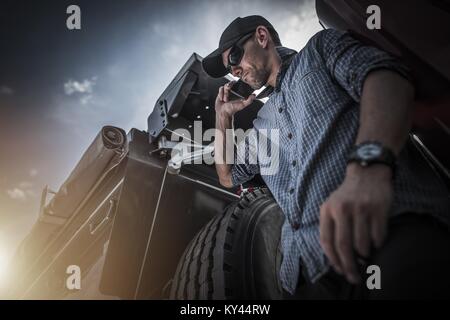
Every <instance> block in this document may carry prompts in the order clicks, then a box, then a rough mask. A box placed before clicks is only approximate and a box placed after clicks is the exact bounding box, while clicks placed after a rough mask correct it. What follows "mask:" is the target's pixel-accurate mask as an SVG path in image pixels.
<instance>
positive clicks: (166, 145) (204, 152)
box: [155, 136, 214, 174]
mask: <svg viewBox="0 0 450 320" xmlns="http://www.w3.org/2000/svg"><path fill="white" fill-rule="evenodd" d="M192 148H194V149H196V150H194V151H192V152H191V151H190V150H191V149H192ZM166 149H170V150H172V153H171V158H170V159H169V162H168V163H167V166H168V168H167V171H168V172H169V173H170V174H179V173H180V169H181V166H182V165H184V164H191V163H197V162H199V161H200V160H204V161H205V162H206V161H207V162H209V163H213V162H214V143H211V144H210V145H207V146H204V145H201V144H198V143H195V142H193V143H187V142H174V141H168V140H167V138H166V137H165V136H161V137H160V138H159V140H158V149H157V150H158V151H163V150H166ZM157 150H155V151H157Z"/></svg>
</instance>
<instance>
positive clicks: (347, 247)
mask: <svg viewBox="0 0 450 320" xmlns="http://www.w3.org/2000/svg"><path fill="white" fill-rule="evenodd" d="M344 210H345V208H344ZM336 215H337V216H338V218H337V219H335V221H334V223H335V226H336V229H335V246H336V252H337V254H338V256H339V260H340V262H341V265H342V268H343V269H344V274H345V277H346V278H347V280H348V281H349V282H351V283H354V284H356V283H358V282H359V275H358V271H357V270H358V269H357V268H356V263H355V257H354V255H353V244H352V219H351V213H350V212H347V211H341V212H339V213H337V214H336Z"/></svg>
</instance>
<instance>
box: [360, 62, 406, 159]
mask: <svg viewBox="0 0 450 320" xmlns="http://www.w3.org/2000/svg"><path fill="white" fill-rule="evenodd" d="M413 98H414V88H413V86H412V84H411V83H410V82H409V81H407V80H406V79H405V78H403V77H402V76H400V75H398V74H397V73H395V72H392V71H389V70H379V71H374V72H372V73H370V74H369V75H368V76H367V78H366V81H365V82H364V88H363V93H362V97H361V116H360V127H359V131H358V136H357V139H356V143H360V142H363V141H367V140H376V141H379V142H381V143H382V144H383V145H385V146H387V147H389V148H391V149H392V150H393V151H394V152H395V153H396V154H398V153H399V152H400V150H401V148H402V146H403V144H404V143H405V140H406V138H407V137H408V132H409V130H410V127H411V118H412V105H413Z"/></svg>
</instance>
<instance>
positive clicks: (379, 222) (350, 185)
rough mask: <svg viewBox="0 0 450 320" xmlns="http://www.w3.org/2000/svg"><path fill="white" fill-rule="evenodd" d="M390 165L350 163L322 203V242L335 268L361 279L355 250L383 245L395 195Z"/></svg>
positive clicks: (366, 251)
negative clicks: (340, 183)
mask: <svg viewBox="0 0 450 320" xmlns="http://www.w3.org/2000/svg"><path fill="white" fill-rule="evenodd" d="M391 175H392V172H391V169H390V168H389V167H387V166H384V165H372V166H370V167H365V168H363V167H361V166H359V165H358V164H356V163H352V164H349V165H348V167H347V172H346V176H345V179H344V182H343V183H342V185H341V186H340V187H339V188H338V189H337V190H335V191H334V192H333V193H332V194H331V195H330V197H329V198H328V199H327V200H326V201H325V202H324V203H323V204H322V206H321V207H320V243H321V245H322V248H323V249H324V251H325V254H326V255H327V257H328V259H329V260H330V263H331V264H332V266H333V268H334V269H335V270H336V272H338V273H340V274H343V275H345V277H346V278H347V280H348V281H349V282H351V283H353V284H357V283H358V282H359V281H360V274H359V272H358V268H357V265H356V259H355V251H356V253H357V254H359V255H361V256H362V257H368V255H369V253H370V248H371V245H372V244H373V245H374V246H375V247H376V248H379V247H380V246H381V245H382V242H383V240H384V237H385V234H386V224H387V216H388V212H389V209H390V207H391V203H392V198H393V187H392V180H391Z"/></svg>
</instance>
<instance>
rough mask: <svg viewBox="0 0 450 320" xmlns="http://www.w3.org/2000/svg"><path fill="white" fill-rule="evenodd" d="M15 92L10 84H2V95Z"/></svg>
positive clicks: (0, 90)
mask: <svg viewBox="0 0 450 320" xmlns="http://www.w3.org/2000/svg"><path fill="white" fill-rule="evenodd" d="M13 94H14V90H13V89H11V88H10V87H8V86H0V95H5V96H11V95H13Z"/></svg>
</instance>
